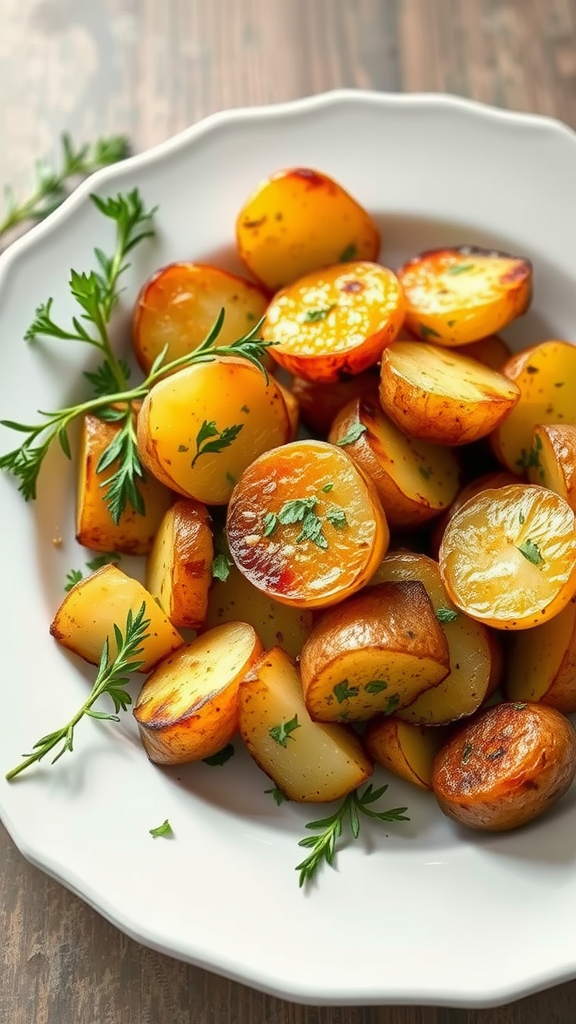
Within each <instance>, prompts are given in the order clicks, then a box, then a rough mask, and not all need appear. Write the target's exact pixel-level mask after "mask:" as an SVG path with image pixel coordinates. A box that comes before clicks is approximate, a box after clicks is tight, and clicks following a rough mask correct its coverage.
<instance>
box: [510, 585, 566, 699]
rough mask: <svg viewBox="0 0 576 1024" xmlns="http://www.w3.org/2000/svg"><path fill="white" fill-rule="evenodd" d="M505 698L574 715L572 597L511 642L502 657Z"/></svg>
mask: <svg viewBox="0 0 576 1024" xmlns="http://www.w3.org/2000/svg"><path fill="white" fill-rule="evenodd" d="M506 695H507V697H508V699H509V700H512V701H535V702H536V703H541V704H547V705H548V706H549V707H553V708H556V709H557V711H562V712H564V714H566V715H568V714H572V712H574V711H576V597H573V598H572V600H571V601H570V603H569V604H567V605H566V607H565V608H564V609H563V610H562V611H561V612H559V614H558V615H555V616H554V618H552V619H549V620H548V621H547V622H543V623H542V625H541V626H534V628H533V629H528V630H525V631H524V632H523V633H522V634H520V635H518V636H515V637H513V638H512V642H511V644H510V646H509V648H508V651H507V657H506Z"/></svg>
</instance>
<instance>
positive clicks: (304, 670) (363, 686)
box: [300, 582, 450, 722]
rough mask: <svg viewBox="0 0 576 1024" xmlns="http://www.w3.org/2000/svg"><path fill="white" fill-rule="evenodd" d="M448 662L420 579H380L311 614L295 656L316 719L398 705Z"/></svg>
mask: <svg viewBox="0 0 576 1024" xmlns="http://www.w3.org/2000/svg"><path fill="white" fill-rule="evenodd" d="M449 669H450V657H449V653H448V644H447V642H446V637H445V635H444V633H443V631H442V627H441V625H440V623H439V622H438V620H437V618H436V616H435V615H434V610H433V608H432V605H431V603H430V599H429V597H428V595H427V594H426V591H425V589H424V587H423V586H422V584H421V583H416V582H409V583H408V582H405V583H381V584H380V585H378V586H373V587H369V588H368V589H367V590H365V591H364V592H363V593H362V594H356V595H355V596H354V597H351V598H349V599H348V600H347V601H345V602H343V603H342V604H339V605H338V606H337V607H336V608H330V609H329V610H328V611H326V612H324V614H323V615H322V616H321V617H320V618H319V619H318V621H317V622H316V624H315V626H314V628H313V629H312V632H311V634H310V636H309V637H308V639H307V641H306V643H305V644H304V647H303V648H302V655H301V658H300V671H301V674H302V688H303V690H304V699H305V701H306V707H307V708H308V710H309V712H310V714H311V715H312V718H314V719H316V720H317V721H322V722H337V721H342V720H344V721H347V720H350V721H362V720H365V719H368V718H372V717H373V716H374V715H376V714H377V713H378V712H379V711H382V712H385V713H387V714H389V713H390V712H392V711H396V710H397V709H398V708H403V707H406V705H408V704H411V703H412V701H414V700H416V698H417V697H418V696H419V695H420V694H421V693H423V692H424V691H425V690H428V689H430V688H431V687H434V686H437V684H438V683H440V682H441V681H442V679H444V678H445V677H446V676H447V675H448V672H449Z"/></svg>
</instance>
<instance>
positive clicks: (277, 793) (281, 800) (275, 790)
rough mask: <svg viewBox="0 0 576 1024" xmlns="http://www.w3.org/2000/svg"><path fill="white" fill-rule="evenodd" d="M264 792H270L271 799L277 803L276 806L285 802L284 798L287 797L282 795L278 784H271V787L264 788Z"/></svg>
mask: <svg viewBox="0 0 576 1024" xmlns="http://www.w3.org/2000/svg"><path fill="white" fill-rule="evenodd" d="M264 792H265V793H270V795H271V796H272V797H273V799H274V800H275V801H276V803H277V804H278V807H280V804H283V803H285V802H286V800H287V799H288V797H287V796H285V795H284V793H283V792H282V790H281V789H278V786H273V788H272V789H265V790H264Z"/></svg>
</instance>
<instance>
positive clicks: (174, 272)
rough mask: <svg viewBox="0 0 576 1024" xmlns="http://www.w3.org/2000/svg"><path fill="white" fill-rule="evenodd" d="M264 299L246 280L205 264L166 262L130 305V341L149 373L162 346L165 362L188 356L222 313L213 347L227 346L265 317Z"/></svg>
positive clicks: (255, 287)
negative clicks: (219, 328) (133, 304)
mask: <svg viewBox="0 0 576 1024" xmlns="http://www.w3.org/2000/svg"><path fill="white" fill-rule="evenodd" d="M267 305H268V296H267V295H266V293H265V292H263V291H262V289H261V288H259V287H258V285H255V284H252V282H251V281H246V280H244V278H243V277H237V276H236V274H229V273H228V272H227V271H225V270H220V268H219V267H212V266H208V265H207V264H204V263H171V264H169V266H167V267H163V268H162V269H161V270H158V271H157V272H156V273H155V274H153V276H152V277H151V278H150V279H149V280H148V281H147V282H146V284H144V285H143V287H142V288H141V289H140V293H139V295H138V298H137V299H136V303H135V306H134V314H133V321H132V339H133V346H134V352H135V354H136V358H137V360H138V362H139V363H140V366H141V367H142V369H143V370H144V372H145V373H148V372H149V370H150V368H151V366H152V364H153V362H154V360H155V359H156V358H157V357H158V356H159V355H160V353H161V352H162V351H163V349H164V348H166V347H167V352H166V362H169V361H171V360H173V359H180V358H181V357H182V356H185V355H187V354H188V353H189V352H193V351H194V349H196V348H198V345H199V344H200V343H201V342H202V341H203V340H204V338H206V337H207V335H208V334H209V333H210V331H211V329H212V327H213V326H214V324H215V322H216V320H217V319H218V317H219V315H220V312H221V310H224V312H225V316H224V322H223V324H222V328H221V330H220V333H219V335H218V337H217V339H216V342H215V344H216V345H217V346H218V345H230V344H231V343H232V342H233V341H236V340H237V339H238V338H241V337H243V335H245V334H248V333H249V332H250V331H251V330H252V328H253V327H254V326H255V325H256V324H257V323H258V321H259V320H261V319H262V317H263V316H264V313H265V310H266V306H267Z"/></svg>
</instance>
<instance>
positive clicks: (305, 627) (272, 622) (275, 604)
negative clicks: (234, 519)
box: [205, 565, 313, 658]
mask: <svg viewBox="0 0 576 1024" xmlns="http://www.w3.org/2000/svg"><path fill="white" fill-rule="evenodd" d="M234 619H242V621H243V622H250V623H251V624H252V625H253V626H254V629H255V630H256V631H257V633H258V635H259V636H260V639H261V640H262V643H263V644H264V647H266V648H269V647H281V648H282V650H283V651H286V653H287V654H290V655H291V656H292V657H293V658H297V657H298V655H299V654H300V651H301V650H302V645H303V643H304V641H305V640H306V638H307V637H308V636H309V634H310V630H311V629H312V623H313V615H312V612H311V611H309V610H308V609H307V608H298V607H292V606H291V605H287V604H281V603H280V602H279V601H275V600H274V598H273V597H270V596H269V595H268V594H265V593H264V592H263V591H262V590H258V588H257V587H254V586H253V585H252V584H251V583H250V581H249V580H247V579H246V577H245V576H243V575H242V573H241V572H240V570H239V569H237V568H236V566H235V565H231V566H230V571H229V576H228V579H227V580H225V581H223V580H214V581H213V583H212V587H211V590H210V593H209V595H208V608H207V612H206V622H205V626H206V627H207V628H210V627H212V626H217V625H219V623H221V622H231V621H233V620H234Z"/></svg>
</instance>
